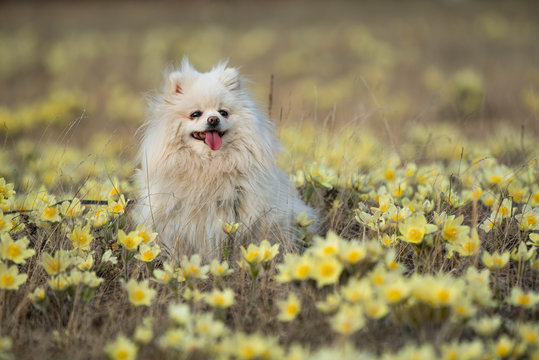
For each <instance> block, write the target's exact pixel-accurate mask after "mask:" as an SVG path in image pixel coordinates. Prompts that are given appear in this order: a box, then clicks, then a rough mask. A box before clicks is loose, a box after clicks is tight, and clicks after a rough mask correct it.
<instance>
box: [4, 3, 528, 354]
mask: <svg viewBox="0 0 539 360" xmlns="http://www.w3.org/2000/svg"><path fill="white" fill-rule="evenodd" d="M538 10H539V8H538V5H537V4H535V3H533V2H488V3H486V2H481V1H465V2H421V1H413V2H406V3H404V2H396V1H395V2H377V3H376V4H363V3H359V2H358V3H356V2H335V3H334V4H333V5H332V6H328V5H326V3H324V2H317V1H314V2H295V3H292V4H287V3H285V2H257V3H254V2H232V3H228V4H226V3H212V2H207V3H186V4H184V3H178V4H169V3H167V2H159V3H157V4H152V5H149V3H131V4H129V3H123V2H117V3H112V4H108V5H106V6H105V5H102V4H96V3H85V2H80V3H76V4H75V3H64V2H62V3H49V4H46V5H43V4H39V3H25V4H15V3H2V4H0V136H1V139H2V150H1V151H0V359H10V358H16V359H33V358H69V359H87V358H104V357H106V356H108V357H110V358H112V359H133V358H140V359H158V358H159V359H163V358H165V359H169V358H170V359H177V358H180V359H208V358H223V359H227V358H232V359H326V358H331V359H341V358H342V359H346V358H350V359H438V358H440V359H448V360H449V359H470V360H471V359H528V358H531V359H539V325H537V324H538V319H539V308H538V304H539V293H538V292H537V289H538V287H539V278H538V274H539V255H538V254H537V247H538V246H539V147H538V144H539V135H538V130H539V121H538V114H539V94H538V92H537V89H538V88H539V42H538V41H537V40H539V39H538V36H537V34H538V33H539V29H538V25H537V24H536V19H535V17H534V14H537V13H538ZM184 55H188V56H189V57H190V59H191V61H192V62H193V63H194V64H195V65H196V66H197V67H199V68H200V69H201V70H207V69H209V68H210V67H211V66H212V65H213V64H215V63H216V62H217V61H219V60H221V59H226V58H228V59H229V60H230V64H231V65H233V66H241V70H242V72H243V73H244V74H245V75H246V76H247V77H248V78H249V79H250V80H252V84H250V87H251V88H252V90H253V92H254V94H255V96H256V97H257V98H259V99H260V101H261V103H262V104H263V105H264V106H265V107H266V108H267V109H268V111H269V112H270V113H271V116H272V118H273V119H274V121H275V123H276V125H277V128H278V132H279V137H280V139H281V141H282V143H283V145H284V146H285V148H286V149H287V150H288V151H287V152H286V153H283V154H281V155H280V157H279V160H278V161H279V166H280V167H281V168H283V169H284V170H286V171H287V172H288V173H289V174H290V178H291V179H292V181H294V183H295V185H296V186H297V187H298V189H299V190H300V192H301V194H302V196H303V198H304V199H305V201H306V202H308V203H309V204H310V205H311V206H313V207H314V208H316V209H317V210H318V211H319V213H320V219H319V222H320V227H319V230H318V231H317V233H316V234H313V233H310V232H309V231H307V230H306V229H307V225H308V224H309V221H310V220H311V219H307V218H304V217H302V216H299V217H298V219H297V228H298V231H299V233H300V234H302V241H303V242H304V245H305V251H304V252H301V253H289V252H286V251H285V250H284V249H282V248H278V247H276V246H274V245H272V244H271V242H272V239H267V240H269V243H267V242H265V241H263V240H265V239H252V241H251V243H250V244H245V246H244V248H242V249H240V248H236V249H234V251H233V252H232V253H231V254H228V256H226V257H225V256H224V254H223V256H221V258H218V259H215V260H213V261H211V260H207V261H206V260H204V261H201V260H200V257H198V256H197V255H192V256H185V257H183V258H170V257H167V256H166V249H164V248H162V247H161V246H160V245H159V235H158V234H155V233H154V232H153V231H152V229H151V227H149V226H146V225H145V224H136V223H134V222H133V220H132V219H131V217H130V215H129V211H130V207H129V204H128V203H127V200H126V199H133V194H134V184H133V183H132V181H131V176H132V175H133V172H134V169H135V168H136V166H137V164H135V163H134V161H133V154H134V152H135V150H136V148H137V143H136V139H135V138H134V136H133V134H134V132H135V130H136V128H137V127H138V126H139V125H140V124H141V122H142V120H143V118H144V109H145V102H144V95H145V93H148V92H149V91H151V89H155V88H157V87H159V86H160V83H161V81H162V76H161V70H162V69H163V68H165V67H166V66H167V65H172V64H174V63H175V62H177V61H178V60H180V59H181V57H182V56H184ZM270 99H271V100H270ZM81 200H82V201H81ZM89 200H98V201H97V202H96V203H95V204H89V203H88V201H89ZM218 220H219V219H215V221H216V222H217V221H218ZM223 220H224V221H229V222H230V223H227V224H223V231H224V232H225V233H227V234H228V236H229V237H234V236H235V234H236V232H242V231H243V230H244V229H243V227H242V226H243V225H241V224H239V225H236V224H234V219H223Z"/></svg>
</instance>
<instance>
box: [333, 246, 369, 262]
mask: <svg viewBox="0 0 539 360" xmlns="http://www.w3.org/2000/svg"><path fill="white" fill-rule="evenodd" d="M366 258H367V247H366V246H365V244H363V243H360V242H359V241H349V242H343V243H342V245H341V248H340V249H339V259H340V260H341V261H342V262H343V263H345V264H350V265H354V264H357V263H359V262H360V261H362V260H364V259H366Z"/></svg>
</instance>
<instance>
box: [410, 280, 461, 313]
mask: <svg viewBox="0 0 539 360" xmlns="http://www.w3.org/2000/svg"><path fill="white" fill-rule="evenodd" d="M411 285H412V296H413V297H414V298H415V299H417V300H419V301H422V302H424V303H426V304H428V305H429V306H431V307H435V308H439V307H445V306H450V305H452V304H453V302H455V301H456V300H458V299H459V298H461V297H462V294H463V283H462V282H460V281H457V280H455V279H453V278H450V277H444V276H443V275H441V276H429V275H425V276H414V277H413V278H412V281H411Z"/></svg>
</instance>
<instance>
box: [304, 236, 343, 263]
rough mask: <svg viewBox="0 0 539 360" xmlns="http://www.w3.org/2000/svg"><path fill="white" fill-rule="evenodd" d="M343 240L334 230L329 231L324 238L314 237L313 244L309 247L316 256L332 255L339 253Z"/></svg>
mask: <svg viewBox="0 0 539 360" xmlns="http://www.w3.org/2000/svg"><path fill="white" fill-rule="evenodd" d="M342 242H343V240H342V239H341V237H340V236H339V235H337V234H336V233H335V232H334V231H331V230H330V231H329V232H328V233H327V235H326V238H325V239H324V238H321V237H318V236H317V237H315V239H314V244H313V246H312V247H311V248H310V249H309V250H310V251H311V252H312V253H314V254H315V255H317V256H320V257H324V256H332V255H337V254H339V249H340V247H341V243H342Z"/></svg>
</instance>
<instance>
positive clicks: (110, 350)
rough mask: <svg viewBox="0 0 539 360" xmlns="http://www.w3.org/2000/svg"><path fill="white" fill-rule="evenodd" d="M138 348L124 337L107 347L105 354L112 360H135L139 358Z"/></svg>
mask: <svg viewBox="0 0 539 360" xmlns="http://www.w3.org/2000/svg"><path fill="white" fill-rule="evenodd" d="M137 352H138V350H137V346H136V345H135V344H134V343H133V342H132V341H131V340H129V339H128V338H126V337H125V336H124V335H121V334H120V335H119V336H118V337H117V338H116V340H114V341H112V342H109V343H107V345H105V353H106V354H107V355H108V357H109V358H110V359H111V360H134V359H136V357H137Z"/></svg>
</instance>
